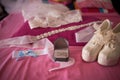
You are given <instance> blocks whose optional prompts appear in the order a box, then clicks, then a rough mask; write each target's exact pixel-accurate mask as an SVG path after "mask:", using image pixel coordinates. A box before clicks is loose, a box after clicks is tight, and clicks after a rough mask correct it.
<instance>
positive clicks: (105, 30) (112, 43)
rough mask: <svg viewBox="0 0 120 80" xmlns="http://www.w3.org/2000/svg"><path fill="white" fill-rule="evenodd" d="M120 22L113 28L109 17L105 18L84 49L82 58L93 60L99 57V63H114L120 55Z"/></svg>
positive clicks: (107, 64) (105, 64) (106, 64)
mask: <svg viewBox="0 0 120 80" xmlns="http://www.w3.org/2000/svg"><path fill="white" fill-rule="evenodd" d="M119 36H120V24H118V25H117V26H116V27H115V28H114V29H111V23H110V21H109V20H108V19H106V20H104V21H103V22H102V24H101V25H100V26H99V28H98V29H97V30H96V32H95V33H94V35H93V37H92V38H91V40H90V41H89V42H88V43H87V44H86V45H85V46H84V47H83V49H82V59H83V60H84V61H86V62H93V61H95V60H96V59H97V58H98V59H97V61H98V63H99V64H101V65H104V66H109V65H114V64H116V63H117V62H118V60H119V57H120V42H119V40H120V39H119Z"/></svg>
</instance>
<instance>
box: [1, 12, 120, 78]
mask: <svg viewBox="0 0 120 80" xmlns="http://www.w3.org/2000/svg"><path fill="white" fill-rule="evenodd" d="M104 18H110V20H112V21H113V22H114V24H117V22H120V20H119V19H120V18H119V16H118V15H116V14H115V15H111V16H109V15H105V16H104V15H92V14H91V15H90V14H89V15H88V14H83V22H79V23H74V24H68V25H65V26H61V27H67V26H71V25H78V24H82V23H87V22H91V21H95V20H99V19H104ZM0 24H1V25H0V39H5V38H9V37H15V36H22V35H37V34H40V33H43V32H46V31H50V30H53V29H51V28H48V29H43V28H37V29H34V30H30V28H29V26H28V23H27V22H26V23H24V22H23V18H22V15H21V14H11V15H9V16H8V17H6V18H5V19H4V20H3V21H1V22H0ZM79 30H80V29H79ZM79 30H75V31H68V32H63V33H60V34H56V35H53V36H51V37H49V39H50V40H51V41H52V42H54V40H55V39H56V38H58V37H65V38H67V39H68V40H69V43H70V47H69V49H70V57H72V58H74V59H75V64H74V65H73V66H70V67H68V68H65V69H61V70H56V71H53V72H49V71H48V70H49V69H50V68H53V67H56V66H58V64H56V63H54V62H52V61H51V59H50V58H49V57H48V56H47V55H44V56H39V57H36V58H33V57H27V58H24V59H23V60H20V61H16V60H15V59H12V57H11V53H12V51H13V50H17V49H19V48H15V47H13V48H2V49H0V80H120V76H119V73H120V61H119V64H117V65H115V66H111V67H104V66H101V65H99V64H98V63H97V62H93V63H86V62H84V61H83V60H82V58H81V50H82V47H83V45H84V43H76V42H75V36H74V33H75V32H76V31H79Z"/></svg>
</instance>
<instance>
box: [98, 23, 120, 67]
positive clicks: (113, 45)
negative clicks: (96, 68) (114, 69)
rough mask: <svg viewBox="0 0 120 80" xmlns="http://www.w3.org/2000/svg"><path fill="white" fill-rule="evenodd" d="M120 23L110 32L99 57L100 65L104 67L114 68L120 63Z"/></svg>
mask: <svg viewBox="0 0 120 80" xmlns="http://www.w3.org/2000/svg"><path fill="white" fill-rule="evenodd" d="M119 36H120V23H119V24H118V25H117V26H116V27H115V28H114V29H113V30H111V31H110V32H109V36H108V37H106V38H107V39H106V43H105V45H104V47H103V49H102V50H101V51H100V53H99V55H98V63H99V64H101V65H104V66H112V65H115V64H117V63H118V61H119V58H120V38H119Z"/></svg>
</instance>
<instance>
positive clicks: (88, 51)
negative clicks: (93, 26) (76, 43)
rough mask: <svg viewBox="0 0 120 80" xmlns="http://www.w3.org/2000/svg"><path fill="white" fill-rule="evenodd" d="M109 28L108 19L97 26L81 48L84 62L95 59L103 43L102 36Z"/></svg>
mask: <svg viewBox="0 0 120 80" xmlns="http://www.w3.org/2000/svg"><path fill="white" fill-rule="evenodd" d="M110 29H111V24H110V21H109V20H108V19H106V20H104V21H103V22H102V23H101V24H100V25H99V28H98V29H97V30H96V32H95V33H94V35H93V37H92V38H91V39H90V40H89V42H88V43H87V44H86V45H85V46H84V47H83V49H82V59H83V60H84V61H86V62H93V61H95V60H96V58H97V56H98V53H99V52H100V50H101V49H102V47H103V45H104V37H105V36H106V34H107V32H108V31H109V30H110Z"/></svg>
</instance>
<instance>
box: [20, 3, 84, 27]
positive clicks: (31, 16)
mask: <svg viewBox="0 0 120 80" xmlns="http://www.w3.org/2000/svg"><path fill="white" fill-rule="evenodd" d="M22 14H23V17H24V19H25V21H26V20H28V23H29V25H30V28H31V29H33V28H37V27H43V28H46V27H60V26H61V25H65V24H68V23H73V22H79V21H82V17H81V13H80V11H79V10H69V9H68V8H67V7H66V6H64V5H62V4H44V3H38V2H33V3H30V4H29V5H27V6H24V7H23V9H22Z"/></svg>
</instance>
